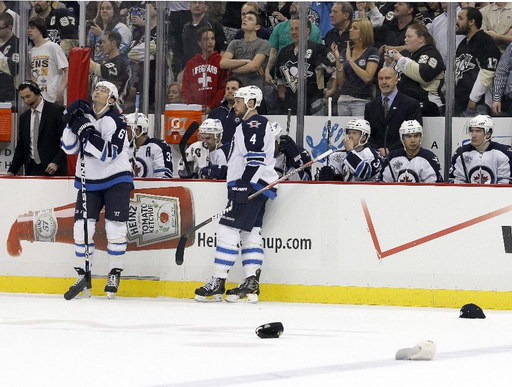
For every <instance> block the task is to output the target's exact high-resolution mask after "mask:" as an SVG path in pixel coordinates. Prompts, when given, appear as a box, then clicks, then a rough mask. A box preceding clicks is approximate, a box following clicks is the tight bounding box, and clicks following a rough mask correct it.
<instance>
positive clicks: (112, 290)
mask: <svg viewBox="0 0 512 387" xmlns="http://www.w3.org/2000/svg"><path fill="white" fill-rule="evenodd" d="M122 271H123V269H117V268H113V269H112V270H110V273H108V281H107V285H106V286H105V292H106V293H107V297H108V298H113V297H114V294H116V293H117V289H118V288H119V282H120V281H121V272H122Z"/></svg>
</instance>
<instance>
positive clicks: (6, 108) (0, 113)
mask: <svg viewBox="0 0 512 387" xmlns="http://www.w3.org/2000/svg"><path fill="white" fill-rule="evenodd" d="M11 135H12V104H11V103H10V102H1V103H0V141H11V140H12V137H11Z"/></svg>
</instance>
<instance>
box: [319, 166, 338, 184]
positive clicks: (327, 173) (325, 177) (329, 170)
mask: <svg viewBox="0 0 512 387" xmlns="http://www.w3.org/2000/svg"><path fill="white" fill-rule="evenodd" d="M318 180H320V181H332V180H338V179H337V175H336V172H334V168H333V167H330V166H328V165H326V166H324V167H322V168H321V169H320V172H319V173H318Z"/></svg>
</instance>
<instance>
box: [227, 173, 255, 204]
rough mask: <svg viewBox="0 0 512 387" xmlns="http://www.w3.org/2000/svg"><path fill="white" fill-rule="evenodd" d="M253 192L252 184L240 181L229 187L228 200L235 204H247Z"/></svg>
mask: <svg viewBox="0 0 512 387" xmlns="http://www.w3.org/2000/svg"><path fill="white" fill-rule="evenodd" d="M253 191H254V190H253V188H252V185H251V183H248V182H246V181H244V180H242V179H238V180H237V181H235V185H234V186H230V187H228V199H229V200H231V201H232V202H233V203H235V204H246V203H247V202H248V201H249V195H250V194H251V193H252V192H253Z"/></svg>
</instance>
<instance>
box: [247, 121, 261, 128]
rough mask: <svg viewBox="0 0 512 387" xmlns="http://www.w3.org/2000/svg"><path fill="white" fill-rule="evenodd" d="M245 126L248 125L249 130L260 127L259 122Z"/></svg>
mask: <svg viewBox="0 0 512 387" xmlns="http://www.w3.org/2000/svg"><path fill="white" fill-rule="evenodd" d="M247 125H249V128H259V127H260V125H261V122H259V121H251V122H249V123H248V124H247Z"/></svg>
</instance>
